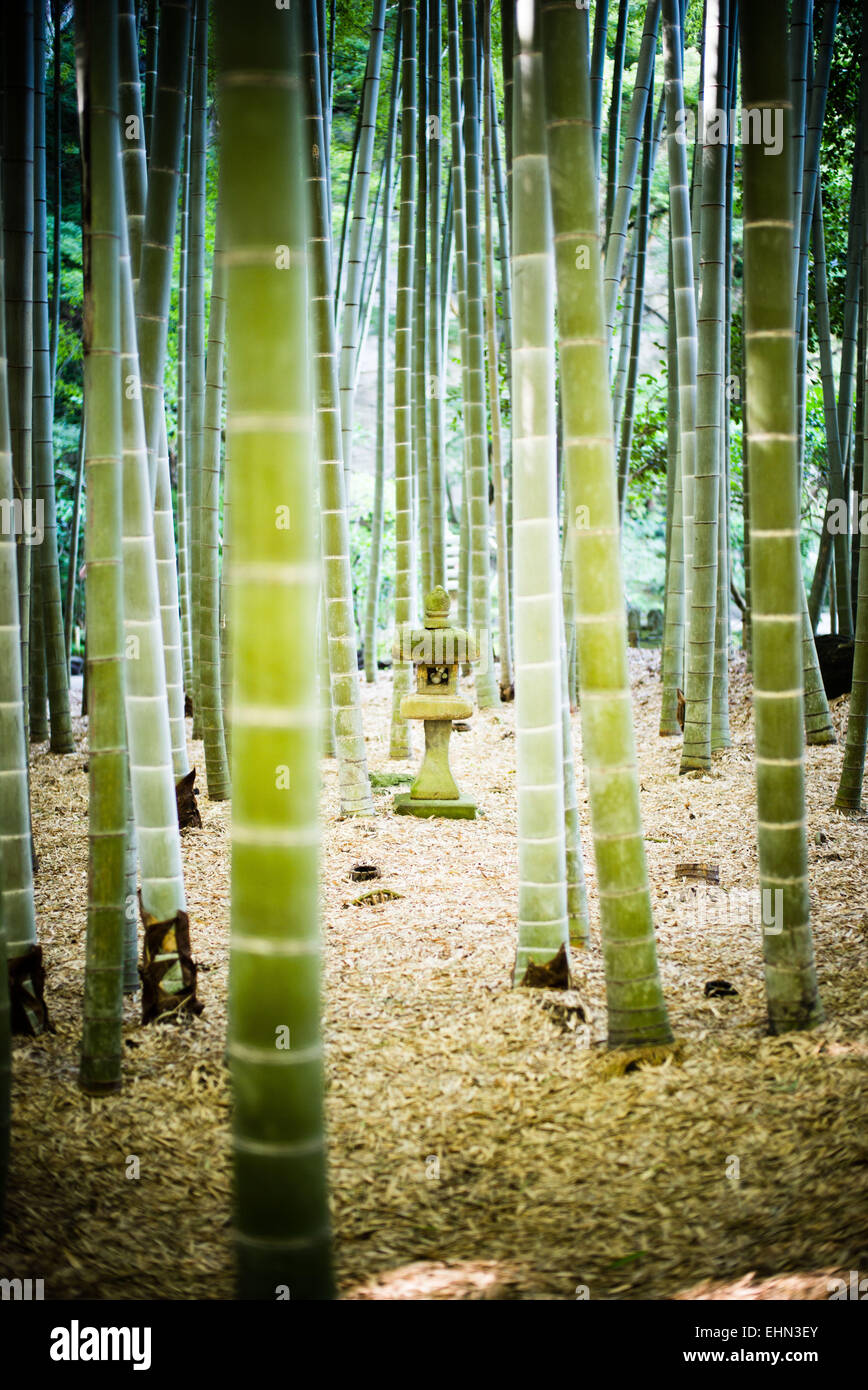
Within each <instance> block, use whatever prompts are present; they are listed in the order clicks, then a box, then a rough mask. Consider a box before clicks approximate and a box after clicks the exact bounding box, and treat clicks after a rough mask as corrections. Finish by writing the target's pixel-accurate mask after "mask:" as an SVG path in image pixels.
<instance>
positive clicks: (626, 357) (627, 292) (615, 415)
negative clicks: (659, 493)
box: [612, 227, 639, 439]
mask: <svg viewBox="0 0 868 1390" xmlns="http://www.w3.org/2000/svg"><path fill="white" fill-rule="evenodd" d="M636 233H638V227H637V229H636ZM637 242H638V236H637V235H636V234H634V236H633V240H632V244H631V246H630V251H629V253H628V257H627V274H626V277H625V281H624V303H623V306H622V309H621V331H620V334H619V337H618V367H617V370H616V372H615V385H614V388H613V391H612V430H613V434H614V437H615V439H617V438H618V437H619V435H620V433H621V417H622V415H623V413H624V402H625V400H626V398H627V377H628V373H629V368H630V340H631V337H632V324H633V302H634V299H635V297H636V275H637V272H638V269H639V257H638V244H637Z"/></svg>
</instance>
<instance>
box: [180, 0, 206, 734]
mask: <svg viewBox="0 0 868 1390" xmlns="http://www.w3.org/2000/svg"><path fill="white" fill-rule="evenodd" d="M192 43H193V53H192V75H193V91H192V108H191V118H190V190H189V200H190V209H189V226H188V238H189V242H188V249H187V277H188V278H187V305H188V319H187V340H186V345H185V346H186V352H187V391H188V406H187V410H188V414H187V429H188V469H189V476H188V479H187V492H188V497H189V503H190V512H189V517H188V526H189V531H190V538H189V545H190V637H191V642H192V648H193V689H192V696H193V738H194V739H199V738H202V737H203V734H204V724H203V712H202V694H201V675H202V672H201V666H200V653H201V644H202V611H201V587H202V539H201V537H202V459H203V448H204V438H203V426H204V419H205V179H206V168H207V158H208V152H207V144H208V131H207V113H206V102H207V85H208V53H207V45H208V25H207V0H196V12H195V20H194V25H193V34H192Z"/></svg>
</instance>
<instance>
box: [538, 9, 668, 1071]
mask: <svg viewBox="0 0 868 1390" xmlns="http://www.w3.org/2000/svg"><path fill="white" fill-rule="evenodd" d="M649 8H650V7H649ZM542 47H543V65H544V90H545V100H546V121H547V129H548V159H549V171H550V177H551V189H552V207H553V215H554V233H555V267H556V273H557V310H558V329H559V344H560V364H561V391H562V408H563V417H564V454H563V457H564V469H565V471H566V473H567V476H568V479H569V484H568V486H569V493H568V495H569V498H570V505H571V508H572V510H573V516H572V518H571V523H572V524H571V527H570V530H571V539H572V546H573V563H574V568H575V581H576V626H577V633H578V648H579V680H580V696H581V706H582V749H583V755H584V759H585V767H586V775H587V787H588V796H589V801H590V812H591V832H592V836H593V841H594V857H595V860H596V867H597V884H598V890H599V897H600V922H601V930H602V938H603V957H604V962H605V969H606V997H607V1004H608V1013H609V1043H610V1046H613V1047H615V1046H631V1047H633V1046H638V1045H652V1046H653V1045H659V1044H665V1043H668V1042H669V1041H670V1040H671V1032H670V1029H669V1022H668V1019H667V1015H666V1006H665V1003H664V1001H663V995H662V991H661V987H660V980H659V975H658V970H657V952H656V947H655V940H654V924H653V918H652V912H651V897H650V891H649V885H648V873H647V867H646V863H645V842H644V835H643V829H642V816H641V811H640V807H639V777H638V770H637V766H636V747H635V737H634V733H633V718H632V708H631V703H630V681H629V671H628V666H627V633H626V621H625V613H624V600H623V593H624V589H623V580H622V575H621V559H620V541H619V531H620V528H619V525H618V491H617V482H616V477H615V458H614V440H613V437H612V414H611V409H612V407H611V396H610V393H609V349H608V342H607V333H606V312H605V297H604V288H603V278H602V273H601V266H600V230H599V228H600V222H599V207H598V199H597V183H596V179H595V177H594V167H595V166H594V135H593V124H592V121H591V93H590V74H589V67H588V48H589V36H588V16H587V11H582V10H577V9H576V8H575V7H574V6H567V5H563V4H559V3H558V0H544V3H543V6H542ZM577 171H578V172H579V174H580V175H581V176H580V177H577ZM577 246H578V247H586V248H587V249H588V251H589V255H588V258H587V266H588V268H587V269H582V270H579V269H577V264H576V247H577Z"/></svg>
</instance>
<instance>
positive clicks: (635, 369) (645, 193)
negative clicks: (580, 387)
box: [616, 79, 664, 522]
mask: <svg viewBox="0 0 868 1390" xmlns="http://www.w3.org/2000/svg"><path fill="white" fill-rule="evenodd" d="M652 81H653V79H652ZM663 109H664V102H663V99H662V98H661V100H660V104H659V106H658V109H657V116H656V118H655V116H654V111H653V108H652V105H651V102H650V101H649V102H648V104H647V106H646V108H645V136H644V142H643V143H644V148H643V151H642V175H641V179H640V192H639V210H638V222H637V226H636V283H635V286H634V289H633V308H632V323H631V328H630V360H629V364H628V367H627V381H626V390H625V395H624V412H623V415H622V417H621V422H620V424H621V430H620V444H619V449H618V494H619V497H620V501H621V517H622V522H623V517H624V513H625V510H626V502H627V484H628V482H629V479H630V451H631V449H632V446H633V418H634V413H635V408H636V385H637V382H638V380H639V349H640V347H641V344H642V315H643V312H644V309H645V267H646V263H647V259H648V235H649V210H650V206H651V179H652V177H653V175H654V164H655V162H656V155H657V146H658V145H659V143H660V135H661V132H662V129H663ZM616 438H617V435H616Z"/></svg>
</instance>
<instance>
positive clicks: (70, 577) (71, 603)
mask: <svg viewBox="0 0 868 1390" xmlns="http://www.w3.org/2000/svg"><path fill="white" fill-rule="evenodd" d="M83 476H84V411H82V415H81V421H80V424H79V430H78V457H77V462H76V466H75V483H74V486H73V493H72V522H71V524H70V528H69V561H68V563H67V569H66V594H65V598H64V610H63V612H64V617H63V630H64V659H65V661H66V669H67V671H69V663H70V658H71V655H72V629H73V627H74V626H75V591H76V583H77V580H78V547H79V529H80V524H81V494H82V486H81V484H82V479H83Z"/></svg>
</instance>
